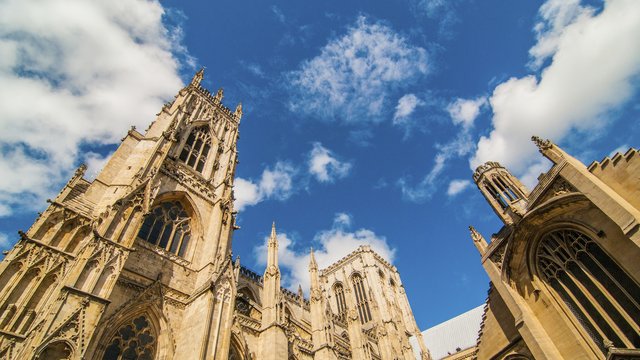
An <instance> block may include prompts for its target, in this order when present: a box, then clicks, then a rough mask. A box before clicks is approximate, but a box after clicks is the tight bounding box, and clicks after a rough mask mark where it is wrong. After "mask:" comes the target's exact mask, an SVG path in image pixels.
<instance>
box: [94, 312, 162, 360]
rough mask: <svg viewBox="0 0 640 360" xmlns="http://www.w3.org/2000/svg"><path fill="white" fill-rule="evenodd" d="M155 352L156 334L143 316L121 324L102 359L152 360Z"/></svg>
mask: <svg viewBox="0 0 640 360" xmlns="http://www.w3.org/2000/svg"><path fill="white" fill-rule="evenodd" d="M155 352H156V335H155V333H154V331H153V328H152V327H151V324H150V323H149V320H148V319H147V318H146V317H145V316H139V317H137V318H135V319H133V320H131V322H129V323H127V324H125V325H123V326H122V327H120V329H118V332H117V333H116V334H115V335H114V336H113V338H112V339H111V341H109V345H107V349H106V350H105V352H104V356H103V358H102V359H103V360H126V359H132V360H133V359H137V360H152V359H154V358H155Z"/></svg>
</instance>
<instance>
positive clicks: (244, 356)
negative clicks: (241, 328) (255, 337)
mask: <svg viewBox="0 0 640 360" xmlns="http://www.w3.org/2000/svg"><path fill="white" fill-rule="evenodd" d="M248 350H249V349H248V347H247V342H246V341H244V338H242V335H240V334H239V333H237V332H236V331H234V332H232V333H231V346H229V356H228V358H229V360H249V356H248V354H249V351H248Z"/></svg>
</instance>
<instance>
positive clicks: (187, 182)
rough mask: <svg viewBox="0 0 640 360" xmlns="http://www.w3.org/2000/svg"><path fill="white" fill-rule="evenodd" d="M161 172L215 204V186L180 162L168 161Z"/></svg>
mask: <svg viewBox="0 0 640 360" xmlns="http://www.w3.org/2000/svg"><path fill="white" fill-rule="evenodd" d="M160 172H162V173H163V174H165V175H167V176H168V177H170V178H172V179H173V180H175V181H177V182H179V183H180V184H182V185H184V186H186V187H188V188H189V189H190V190H192V191H193V192H194V193H195V194H196V195H198V196H200V197H202V198H203V199H205V200H207V201H210V202H213V201H215V199H216V195H215V188H214V186H213V185H212V184H211V183H210V182H208V181H207V180H205V179H204V178H203V177H202V176H200V175H198V174H195V173H194V172H193V171H192V170H190V169H188V168H187V167H185V166H182V165H181V164H180V163H178V162H174V161H171V160H169V159H167V160H166V161H165V162H164V163H163V164H162V167H161V168H160Z"/></svg>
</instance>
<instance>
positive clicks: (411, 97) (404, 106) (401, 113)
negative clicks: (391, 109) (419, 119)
mask: <svg viewBox="0 0 640 360" xmlns="http://www.w3.org/2000/svg"><path fill="white" fill-rule="evenodd" d="M423 104H424V101H422V100H420V99H419V98H418V97H417V96H416V95H415V94H406V95H403V96H402V97H401V98H400V99H398V105H396V112H395V114H394V115H393V123H394V124H395V125H406V123H407V121H408V120H409V118H410V117H411V115H412V114H413V112H414V111H415V110H416V108H417V107H418V106H421V105H423Z"/></svg>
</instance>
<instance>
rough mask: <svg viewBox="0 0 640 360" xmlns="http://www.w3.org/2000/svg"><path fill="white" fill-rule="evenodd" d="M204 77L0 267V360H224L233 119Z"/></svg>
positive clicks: (127, 140) (128, 141) (231, 270)
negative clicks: (125, 359) (205, 86)
mask: <svg viewBox="0 0 640 360" xmlns="http://www.w3.org/2000/svg"><path fill="white" fill-rule="evenodd" d="M203 75H204V74H203V71H202V70H200V71H199V72H198V73H197V74H196V75H195V76H194V77H193V79H192V81H191V83H190V84H188V85H187V86H186V87H185V88H183V89H182V90H180V92H179V93H178V95H177V96H176V97H175V100H174V101H173V102H172V103H169V104H166V105H165V106H164V107H163V108H162V110H161V111H160V113H159V114H158V116H157V118H156V120H155V121H154V122H153V123H152V124H151V126H149V128H148V129H147V130H146V131H145V132H144V133H140V132H138V131H136V130H135V129H133V128H132V129H131V130H130V131H129V132H128V134H127V135H126V136H125V137H124V138H123V139H122V143H121V144H120V146H119V147H118V149H117V150H116V151H115V153H114V154H113V156H112V157H111V159H110V160H109V162H108V163H107V165H106V166H105V167H104V169H103V170H102V171H101V172H100V174H99V175H98V176H97V178H96V179H95V180H94V181H93V182H89V181H87V180H85V179H83V174H84V171H85V169H86V168H85V167H84V166H82V167H80V168H79V169H78V170H77V171H76V173H75V175H74V176H73V177H72V178H71V180H69V182H68V183H67V185H66V186H65V187H64V189H62V191H61V192H60V194H59V195H58V196H57V197H56V198H55V199H53V200H51V201H50V204H49V206H48V208H47V209H46V211H44V213H42V214H41V215H40V216H39V217H38V219H37V220H36V221H35V223H34V224H33V226H32V227H31V228H30V229H29V230H28V231H27V232H26V233H21V239H20V240H19V242H18V244H16V246H15V247H14V248H13V249H12V250H11V251H10V252H9V254H8V255H7V256H6V258H5V260H4V261H3V262H2V263H1V264H0V289H1V290H0V314H1V315H0V317H1V319H0V358H2V359H33V358H38V359H94V358H97V359H102V358H105V359H120V357H118V356H119V355H118V354H124V355H120V356H124V358H127V359H134V358H137V359H168V358H185V359H186V358H193V359H195V358H200V359H205V358H206V359H214V358H216V359H218V358H224V357H226V354H227V353H228V351H229V338H228V337H226V338H224V337H221V336H220V334H221V333H222V332H221V331H220V329H222V328H228V327H229V326H230V322H231V317H232V315H233V305H234V301H233V300H234V299H235V290H236V286H235V279H236V277H237V274H236V273H237V267H234V264H233V263H232V262H231V261H230V254H231V233H232V232H233V230H234V211H233V192H232V187H233V180H234V171H235V167H236V163H237V153H236V141H237V139H238V125H239V123H240V118H241V117H242V107H241V106H240V105H238V107H237V108H236V109H235V111H231V110H229V109H228V108H226V107H225V106H223V105H222V103H221V100H222V95H223V94H222V90H218V92H217V93H216V94H215V95H213V94H211V93H210V92H209V91H207V90H206V89H204V88H203V87H201V86H200V82H201V80H202V78H203ZM177 354H183V355H180V356H177ZM185 354H189V355H185ZM220 354H225V355H224V356H222V355H220Z"/></svg>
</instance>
